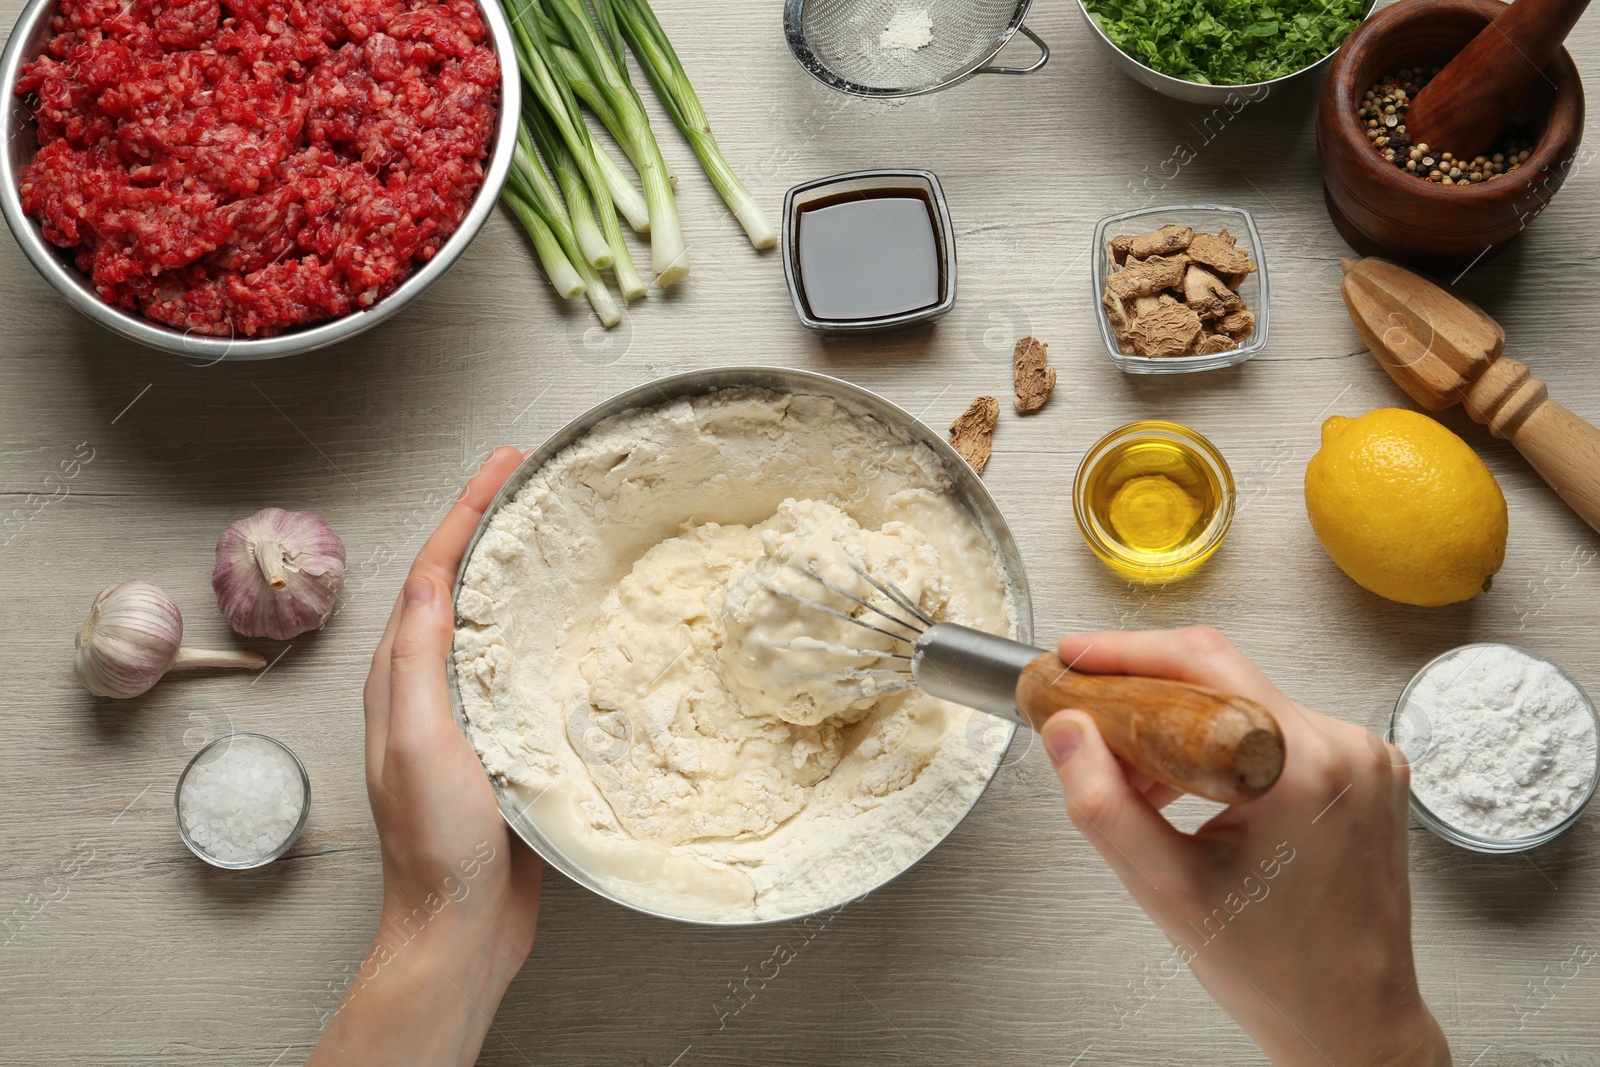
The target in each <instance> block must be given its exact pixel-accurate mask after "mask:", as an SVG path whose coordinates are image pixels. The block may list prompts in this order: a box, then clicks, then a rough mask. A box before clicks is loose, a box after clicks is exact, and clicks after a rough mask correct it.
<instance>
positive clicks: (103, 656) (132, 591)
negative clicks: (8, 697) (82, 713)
mask: <svg viewBox="0 0 1600 1067" xmlns="http://www.w3.org/2000/svg"><path fill="white" fill-rule="evenodd" d="M73 644H74V646H75V647H76V648H77V656H76V667H77V671H78V680H79V681H80V682H82V683H83V687H84V688H85V689H87V690H89V692H91V693H94V694H95V695H96V696H103V697H118V698H126V697H136V696H138V695H140V694H141V693H144V692H145V691H147V690H148V689H149V688H150V687H151V686H153V685H155V684H156V683H157V682H159V681H160V680H161V676H162V675H164V674H166V673H167V672H168V671H170V670H172V669H173V668H174V667H246V668H249V669H251V670H258V669H260V668H262V667H265V666H266V665H267V661H266V658H265V657H263V656H260V655H257V654H256V653H254V652H207V651H204V650H202V649H196V648H184V647H182V645H183V613H182V612H180V611H179V610H178V605H177V603H176V602H174V601H173V599H172V598H171V597H170V596H168V595H167V594H166V593H165V592H163V591H162V589H161V587H160V586H159V585H156V584H155V583H154V582H143V581H133V582H122V583H121V584H119V585H113V586H111V587H110V588H108V589H105V590H102V591H101V593H100V595H99V596H97V597H95V598H94V603H93V604H92V605H90V607H89V618H88V621H86V622H85V623H84V624H83V627H82V628H81V629H80V630H79V631H78V636H77V638H76V639H75V640H74V642H73Z"/></svg>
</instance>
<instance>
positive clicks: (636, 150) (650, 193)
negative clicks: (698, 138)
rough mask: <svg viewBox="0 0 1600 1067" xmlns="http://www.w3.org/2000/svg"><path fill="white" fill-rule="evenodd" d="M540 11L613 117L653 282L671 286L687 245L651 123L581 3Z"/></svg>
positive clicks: (552, 1)
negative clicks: (646, 221)
mask: <svg viewBox="0 0 1600 1067" xmlns="http://www.w3.org/2000/svg"><path fill="white" fill-rule="evenodd" d="M601 2H602V3H603V2H604V0H601ZM544 9H545V11H546V12H547V13H551V14H553V15H554V16H555V21H557V22H558V23H560V24H561V26H562V28H563V29H564V30H566V34H567V40H568V42H569V43H570V44H571V45H572V50H573V51H574V52H576V53H577V54H578V58H579V59H580V60H582V62H583V66H584V69H586V70H587V71H588V72H589V75H590V77H591V78H592V79H593V80H594V82H595V84H596V86H598V88H599V91H600V93H601V94H602V95H603V96H604V97H605V102H606V104H607V105H608V106H609V108H610V110H611V112H612V113H613V114H614V115H615V118H616V120H617V122H618V126H619V127H620V128H619V129H614V130H613V133H614V134H616V135H617V138H618V140H619V141H620V143H621V144H622V145H623V146H624V150H626V151H627V152H628V157H629V158H630V159H631V160H633V164H634V166H635V167H636V168H637V169H638V171H639V179H640V181H641V182H642V184H643V185H644V198H645V203H646V205H647V206H648V208H649V213H650V260H651V266H652V269H653V271H654V273H655V278H656V283H657V284H658V285H662V286H667V285H671V284H673V283H674V282H677V281H679V280H680V279H682V278H683V277H685V276H686V275H687V274H688V273H689V246H688V245H687V243H685V241H684V239H683V229H682V227H681V225H680V224H679V222H678V207H677V203H676V201H675V200H674V199H673V195H672V183H671V182H669V181H668V180H667V166H666V161H665V160H663V159H662V158H661V149H660V147H659V146H658V145H657V144H656V139H655V135H654V134H653V133H651V132H650V120H649V118H648V117H647V116H646V115H645V112H644V107H643V104H642V103H641V101H640V99H639V95H638V93H637V92H635V91H634V89H633V86H632V84H631V83H630V82H629V81H628V78H627V75H626V74H625V73H624V72H623V70H621V69H619V68H618V66H617V63H616V60H615V58H614V57H613V55H612V53H611V51H610V50H609V48H608V47H607V46H606V45H605V44H604V43H603V42H602V41H601V40H600V35H599V33H598V32H597V31H596V29H595V24H594V21H593V20H592V19H591V18H590V17H589V12H588V8H587V7H585V6H584V0H544ZM557 63H558V64H559V61H557Z"/></svg>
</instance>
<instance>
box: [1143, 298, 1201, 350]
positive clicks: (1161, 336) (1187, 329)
mask: <svg viewBox="0 0 1600 1067" xmlns="http://www.w3.org/2000/svg"><path fill="white" fill-rule="evenodd" d="M1146 299H1149V298H1146ZM1140 303H1143V301H1142V300H1141V301H1140ZM1200 330H1201V325H1200V316H1198V315H1196V314H1195V313H1194V312H1193V311H1192V310H1191V309H1190V308H1189V307H1188V305H1186V304H1182V303H1179V302H1178V301H1177V300H1175V299H1174V298H1172V297H1170V296H1162V297H1161V298H1160V299H1159V300H1157V301H1156V304H1155V306H1153V307H1149V306H1146V307H1144V308H1140V309H1138V310H1137V311H1136V312H1135V314H1134V317H1133V325H1132V327H1131V328H1130V329H1129V331H1128V332H1129V335H1130V336H1131V337H1132V339H1133V350H1134V351H1135V352H1136V353H1138V354H1139V355H1141V356H1186V355H1188V354H1189V353H1190V352H1192V351H1193V350H1194V346H1195V342H1196V341H1198V340H1199V339H1200Z"/></svg>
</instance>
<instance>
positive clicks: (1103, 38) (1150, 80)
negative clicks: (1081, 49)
mask: <svg viewBox="0 0 1600 1067" xmlns="http://www.w3.org/2000/svg"><path fill="white" fill-rule="evenodd" d="M1376 6H1377V0H1373V2H1372V3H1369V4H1368V5H1367V16H1370V15H1371V14H1372V11H1373V8H1375V7H1376ZM1078 14H1080V15H1082V16H1083V21H1084V22H1086V23H1088V24H1089V32H1090V34H1091V35H1092V36H1093V37H1094V39H1095V41H1096V42H1098V43H1099V45H1100V48H1101V50H1102V51H1104V52H1105V53H1106V54H1107V55H1109V56H1110V57H1111V61H1112V63H1114V64H1116V66H1117V67H1119V68H1121V70H1122V72H1123V73H1124V74H1126V75H1127V76H1128V77H1130V78H1132V79H1133V80H1134V81H1136V82H1138V83H1139V84H1140V85H1145V86H1148V87H1150V88H1151V89H1154V90H1155V91H1156V92H1158V93H1160V94H1161V95H1163V96H1170V97H1172V98H1173V99H1174V100H1182V101H1185V102H1186V103H1190V104H1211V105H1213V106H1216V105H1229V106H1230V108H1231V109H1232V110H1235V111H1237V110H1238V108H1239V107H1242V106H1243V104H1242V103H1240V101H1241V100H1244V101H1256V100H1262V99H1265V98H1266V97H1267V96H1269V95H1270V94H1271V93H1272V90H1274V89H1276V88H1278V87H1280V86H1282V85H1283V84H1284V83H1286V82H1291V81H1293V80H1295V79H1296V78H1301V77H1304V76H1305V75H1307V74H1310V73H1311V72H1312V71H1314V70H1320V69H1322V68H1323V67H1325V66H1327V64H1328V60H1330V59H1332V58H1333V52H1337V51H1338V49H1337V48H1335V49H1334V50H1333V52H1329V53H1328V54H1327V55H1325V56H1323V57H1322V58H1321V59H1319V60H1317V61H1316V62H1315V63H1311V64H1309V65H1307V66H1304V67H1301V68H1300V69H1299V70H1297V71H1295V72H1294V73H1293V74H1285V75H1284V76H1283V77H1281V78H1273V79H1272V80H1270V81H1264V82H1248V83H1242V84H1239V85H1207V84H1206V83H1204V82H1192V81H1189V80H1188V79H1187V78H1174V77H1173V76H1172V75H1170V74H1162V73H1161V72H1160V71H1158V70H1154V69H1152V68H1150V67H1147V66H1145V65H1144V64H1143V63H1141V62H1140V61H1139V60H1137V59H1135V58H1134V57H1133V56H1130V55H1129V54H1128V53H1126V52H1124V51H1123V50H1122V49H1121V48H1118V47H1117V43H1116V42H1115V41H1113V40H1112V39H1111V38H1110V37H1109V36H1107V35H1106V31H1105V30H1102V29H1101V28H1100V24H1099V23H1098V22H1096V21H1095V20H1094V16H1092V15H1090V14H1089V9H1088V7H1086V6H1085V5H1084V2H1083V0H1078Z"/></svg>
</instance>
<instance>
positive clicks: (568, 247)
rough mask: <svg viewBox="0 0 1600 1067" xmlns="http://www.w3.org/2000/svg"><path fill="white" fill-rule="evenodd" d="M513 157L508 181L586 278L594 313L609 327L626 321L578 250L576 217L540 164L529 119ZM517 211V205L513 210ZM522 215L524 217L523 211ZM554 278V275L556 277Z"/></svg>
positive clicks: (582, 277) (570, 264)
mask: <svg viewBox="0 0 1600 1067" xmlns="http://www.w3.org/2000/svg"><path fill="white" fill-rule="evenodd" d="M511 158H512V164H511V172H510V175H509V176H508V182H507V184H508V185H509V186H510V187H511V189H512V191H513V192H514V193H516V194H517V195H519V196H521V198H522V199H523V200H524V201H526V203H527V205H528V206H530V207H532V208H533V209H534V210H535V211H536V212H537V213H538V214H539V216H540V220H541V221H542V222H543V223H544V225H545V226H546V227H547V228H548V229H549V230H550V232H551V233H552V235H554V237H555V239H556V242H557V243H558V244H559V245H560V247H561V249H562V251H563V252H564V253H565V255H564V258H565V259H566V261H567V265H568V266H569V267H571V268H572V269H573V270H574V271H575V272H576V273H577V275H578V277H579V278H580V279H581V280H582V282H583V285H584V289H583V292H584V293H585V295H587V296H588V298H589V304H590V306H592V307H593V308H594V313H595V315H597V316H598V317H599V319H600V322H601V323H602V324H603V325H605V326H608V327H610V326H615V325H616V324H617V323H619V322H621V321H622V310H621V309H620V308H618V307H617V302H616V301H615V300H614V299H612V297H611V291H610V290H609V289H607V288H606V285H605V282H603V281H601V279H600V275H599V274H598V273H596V271H595V269H594V268H593V267H592V266H590V265H589V262H588V261H587V260H586V259H584V258H583V254H582V253H581V252H580V251H579V250H578V239H577V237H576V236H575V235H574V233H573V229H572V220H571V219H570V218H569V217H568V215H567V209H566V207H565V205H564V204H563V203H562V199H561V194H560V193H558V192H557V191H556V187H555V186H554V185H552V184H551V182H550V178H549V176H548V175H546V174H545V172H544V168H543V167H541V166H540V165H539V161H538V159H537V157H536V156H535V155H534V149H533V138H532V136H531V135H530V134H529V132H528V124H527V123H526V122H524V123H522V124H521V125H520V127H519V128H518V130H517V145H516V149H515V150H514V151H513V153H512V157H511ZM515 210H516V209H515V206H514V205H513V211H515ZM518 217H519V218H521V215H520V213H518ZM547 273H548V270H547ZM554 277H555V275H554V274H552V275H551V278H552V280H554ZM558 288H559V286H558ZM563 295H565V294H563Z"/></svg>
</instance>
